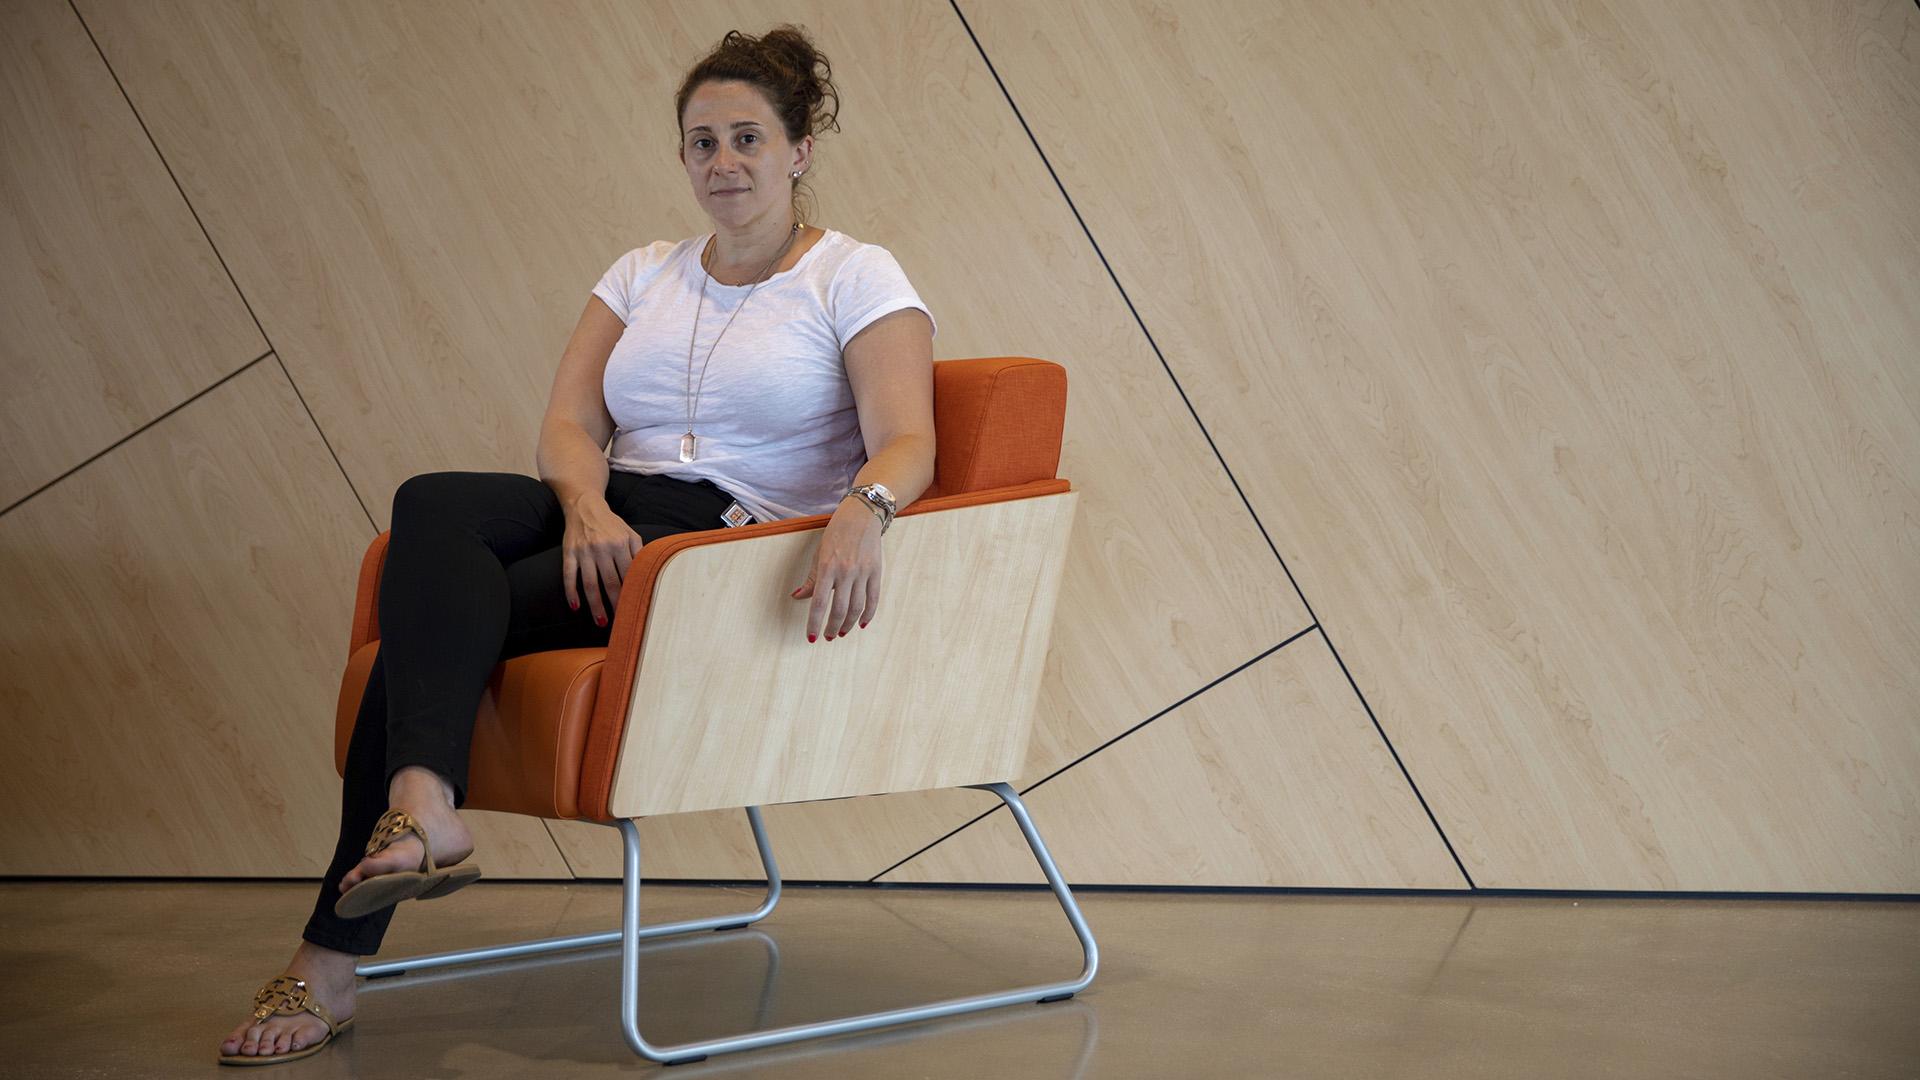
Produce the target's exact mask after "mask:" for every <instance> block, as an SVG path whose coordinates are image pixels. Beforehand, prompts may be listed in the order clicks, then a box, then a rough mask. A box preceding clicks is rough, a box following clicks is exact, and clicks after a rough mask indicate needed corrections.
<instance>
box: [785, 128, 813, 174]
mask: <svg viewBox="0 0 1920 1080" xmlns="http://www.w3.org/2000/svg"><path fill="white" fill-rule="evenodd" d="M812 165H813V136H811V135H802V136H801V137H800V142H799V144H798V145H796V146H795V147H794V148H793V168H792V169H789V170H788V171H789V172H794V171H798V172H800V173H802V174H805V173H806V171H807V170H808V169H809V168H811V167H812Z"/></svg>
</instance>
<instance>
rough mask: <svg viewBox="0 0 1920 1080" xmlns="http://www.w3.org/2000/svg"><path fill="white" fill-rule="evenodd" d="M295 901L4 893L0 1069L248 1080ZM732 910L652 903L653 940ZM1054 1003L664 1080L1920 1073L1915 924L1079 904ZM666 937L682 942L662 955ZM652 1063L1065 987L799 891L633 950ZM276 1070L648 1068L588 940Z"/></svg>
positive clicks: (408, 942)
mask: <svg viewBox="0 0 1920 1080" xmlns="http://www.w3.org/2000/svg"><path fill="white" fill-rule="evenodd" d="M311 888H312V886H310V885H298V884H278V883H273V884H268V883H259V884H248V883H219V884H171V883H169V884H126V883H54V882H10V883H0V1076H7V1077H14V1076H18V1077H34V1078H40V1077H120V1076H127V1077H173V1076H215V1075H219V1076H225V1077H233V1076H244V1075H254V1074H250V1073H249V1074H242V1073H234V1072H232V1071H230V1070H223V1069H219V1068H218V1067H216V1066H215V1065H214V1064H213V1059H214V1055H215V1046H216V1044H217V1043H218V1041H219V1039H220V1037H221V1036H222V1035H223V1034H224V1033H225V1032H226V1031H227V1029H228V1028H229V1027H231V1026H232V1025H233V1024H235V1023H237V1022H238V1021H239V1019H240V1018H241V1017H243V1016H244V1015H245V1013H246V1005H247V1002H248V1001H249V999H250V998H251V996H252V993H253V990H254V988H255V987H256V986H257V985H259V983H261V982H262V981H264V979H265V978H267V977H268V976H271V975H273V974H276V973H277V972H278V971H279V967H278V965H279V964H280V963H281V962H282V961H283V960H284V958H285V955H286V954H287V953H289V952H290V951H291V942H292V931H293V928H295V927H297V926H298V924H299V922H300V920H301V919H302V918H303V917H304V914H305V912H306V910H307V907H308V904H309V903H310V899H309V898H310V896H311ZM757 900H758V894H757V893H755V892H753V891H752V890H746V889H732V888H709V887H693V886H659V887H649V889H648V891H647V894H646V897H645V911H644V912H643V917H644V919H645V921H647V922H656V921H666V920H671V919H681V918H694V917H698V916H702V915H711V914H720V913H723V912H726V911H741V910H747V909H750V908H752V907H753V906H754V904H755V903H756V902H757ZM1082 902H1083V906H1084V909H1085V911H1086V915H1087V920H1088V922H1089V923H1090V924H1091V925H1092V927H1093V930H1094V933H1095V935H1096V936H1097V937H1098V939H1099V941H1100V947H1101V950H1102V954H1103V955H1102V963H1101V969H1100V974H1099V977H1098V978H1097V979H1095V981H1094V983H1093V986H1092V987H1091V988H1089V989H1088V990H1087V991H1086V992H1085V993H1084V994H1082V995H1081V996H1080V997H1078V998H1075V999H1074V1000H1071V1001H1067V1002H1061V1003H1058V1004H1050V1005H1023V1006H1014V1007H1011V1008H1007V1009H1000V1010H995V1011H992V1012H988V1013H983V1014H976V1015H974V1016H972V1017H962V1018H956V1019H951V1020H940V1021H931V1022H927V1023H923V1024H919V1025H911V1026H908V1027H903V1028H894V1029H888V1030H883V1031H876V1032H868V1033H865V1034H860V1035H850V1036H840V1037H837V1038H833V1039H828V1040H819V1041H816V1042H813V1043H811V1044H804V1043H803V1044H799V1045H797V1046H790V1047H779V1048H772V1049H766V1050H758V1051H749V1052H746V1053H740V1054H734V1055H727V1056H723V1057H718V1058H713V1059H710V1060H708V1061H704V1062H699V1063H695V1064H690V1065H681V1066H675V1067H673V1068H672V1069H671V1070H669V1071H665V1075H667V1076H669V1077H671V1078H672V1080H698V1078H700V1077H709V1076H728V1077H761V1076H765V1077H795V1078H809V1077H832V1078H836V1080H838V1078H843V1077H888V1078H893V1077H901V1078H905V1077H914V1078H944V1077H967V1078H970V1080H974V1078H979V1077H1008V1078H1013V1080H1035V1078H1048V1080H1051V1078H1071V1077H1100V1078H1107V1077H1114V1078H1124V1077H1156V1078H1158V1077H1179V1078H1185V1077H1421V1078H1428V1077H1527V1078H1529V1080H1532V1078H1541V1077H1662V1078H1668V1077H1728V1078H1739V1080H1757V1078H1764V1077H1819V1078H1827V1077H1836V1078H1837V1077H1916V1076H1920V905H1917V904H1910V903H1909V904H1901V903H1862V902H1845V901H1817V902H1776V901H1753V900H1737V901H1702V900H1613V899H1608V900H1596V899H1582V900H1578V901H1575V900H1572V899H1521V898H1489V897H1465V896H1462V897H1424V896H1423V897H1392V896H1367V897H1348V896H1273V895H1246V894H1237V895H1217V894H1215V895H1201V894H1167V893H1088V894H1085V895H1083V896H1082ZM618 912H619V889H618V887H617V886H614V885H601V884H573V885H545V884H512V883H499V884H481V885H476V886H474V887H472V888H469V889H467V890H465V891H464V892H462V893H460V894H458V895H456V896H452V897H448V898H446V899H444V900H437V901H434V902H432V903H409V904H407V905H405V906H404V908H403V909H402V913H401V915H400V917H399V918H397V919H396V920H395V922H394V929H393V931H392V932H391V933H390V935H389V937H388V947H387V949H386V950H385V952H384V953H383V955H392V956H400V955H406V954H408V953H413V952H422V951H432V950H439V949H449V948H461V947H466V946H470V945H478V944H486V943H492V942H499V941H505V940H510V939H514V938H519V937H533V936H548V935H556V934H569V933H586V932H591V931H594V930H602V929H610V928H612V927H614V926H616V925H617V923H618ZM676 942H678V944H676ZM643 962H644V968H643V976H642V984H641V985H642V992H643V995H644V1003H643V1006H642V1008H643V1018H642V1029H643V1031H644V1032H645V1033H646V1034H647V1036H648V1038H649V1039H651V1040H653V1041H654V1042H656V1043H662V1042H682V1041H686V1040H689V1039H697V1038H706V1037H711V1036H715V1035H721V1034H728V1033H732V1032H735V1031H738V1030H741V1029H743V1028H746V1027H749V1026H753V1025H783V1024H791V1023H798V1022H802V1021H806V1020H812V1019H821V1018H826V1017H831V1016H835V1015H839V1014H842V1013H846V1012H853V1011H869V1010H874V1009H881V1008H890V1007H894V1006H896V1005H904V1004H910V1003H919V1002H924V1001H928V1000H932V999H935V998H939V997H947V996H956V995H962V994H971V993H978V992H983V991H990V990H997V989H1002V988H1007V987H1011V986H1014V985H1019V984H1024V983H1028V982H1039V981H1044V980H1051V979H1057V978H1067V977H1070V976H1071V975H1072V974H1073V973H1074V972H1076V971H1077V970H1078V965H1079V950H1078V946H1077V944H1076V943H1075V942H1074V939H1073V935H1072V933H1071V931H1070V929H1069V928H1068V926H1067V924H1066V921H1065V920H1064V919H1063V918H1061V915H1060V910H1059V908H1058V906H1057V905H1056V904H1055V903H1054V901H1053V899H1052V897H1051V896H1050V895H1048V894H1046V893H1044V892H1004V891H945V890H895V889H887V890H875V889H836V888H804V887H802V888H789V889H788V891H787V894H786V896H785V897H784V898H783V899H782V900H781V902H780V905H779V907H778V908H777V909H776V910H775V911H774V913H773V914H772V915H771V916H770V917H769V918H767V919H766V920H765V921H763V922H761V923H760V924H758V925H757V926H755V927H754V928H752V929H749V930H737V931H732V932H729V933H725V934H713V933H708V934H704V935H694V936H689V937H686V938H680V939H664V940H662V941H661V942H658V943H655V944H651V945H649V946H648V952H647V953H646V954H645V955H644V956H643ZM372 987H373V988H371V989H368V990H365V991H363V993H362V995H361V998H360V1004H359V1008H358V1021H357V1022H356V1024H355V1029H354V1030H353V1031H352V1032H351V1033H349V1034H347V1035H345V1036H343V1037H342V1038H341V1040H340V1041H339V1042H338V1043H336V1044H335V1045H334V1046H332V1047H330V1048H328V1049H327V1050H325V1051H323V1052H322V1053H321V1054H319V1055H318V1056H316V1057H313V1058H309V1059H307V1060H305V1061H301V1062H296V1063H293V1064H289V1065H281V1066H275V1067H273V1069H272V1070H271V1071H268V1072H263V1073H261V1074H259V1075H262V1076H276V1077H287V1078H289V1080H295V1078H300V1077H542V1078H544V1077H572V1076H613V1075H617V1074H632V1073H634V1072H636V1071H641V1072H648V1071H662V1070H661V1067H660V1066H656V1065H652V1064H649V1063H647V1062H645V1061H643V1060H641V1059H639V1058H636V1057H634V1056H633V1055H632V1054H631V1053H630V1052H629V1051H628V1050H627V1048H626V1045H625V1043H624V1042H623V1041H622V1040H621V1038H620V1033H619V1030H618V1028H617V1026H616V1023H617V1022H616V1019H615V1009H616V1002H617V992H618V964H617V959H616V957H615V955H614V954H612V953H610V952H608V951H607V950H599V951H596V952H595V953H592V954H590V955H588V956H586V957H584V958H582V959H579V960H576V961H574V962H570V963H551V962H548V963H545V964H542V965H536V966H522V967H516V968H509V969H507V970H503V971H497V972H494V973H491V974H486V975H480V976H474V977H469V978H458V979H456V978H445V977H439V978H436V977H434V976H432V975H417V976H409V977H406V978H403V979H397V980H382V981H380V982H378V983H375V984H372Z"/></svg>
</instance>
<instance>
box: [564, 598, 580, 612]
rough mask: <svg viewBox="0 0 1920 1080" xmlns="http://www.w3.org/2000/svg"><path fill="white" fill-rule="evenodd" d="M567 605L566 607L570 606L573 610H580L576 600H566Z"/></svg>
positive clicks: (578, 602)
mask: <svg viewBox="0 0 1920 1080" xmlns="http://www.w3.org/2000/svg"><path fill="white" fill-rule="evenodd" d="M567 606H568V607H570V608H572V609H573V610H575V611H579V610H580V601H578V600H569V601H567Z"/></svg>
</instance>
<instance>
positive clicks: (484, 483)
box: [390, 471, 540, 523]
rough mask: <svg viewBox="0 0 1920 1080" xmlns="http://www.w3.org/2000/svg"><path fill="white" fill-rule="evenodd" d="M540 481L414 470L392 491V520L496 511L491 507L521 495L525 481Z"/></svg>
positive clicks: (508, 475)
mask: <svg viewBox="0 0 1920 1080" xmlns="http://www.w3.org/2000/svg"><path fill="white" fill-rule="evenodd" d="M528 481H531V482H532V483H535V484H538V483H540V481H539V480H536V479H534V478H533V477H530V476H520V475H517V474H514V473H488V472H459V471H451V472H429V473H416V474H415V475H413V476H409V477H407V478H406V479H405V480H403V481H401V483H400V486H399V487H398V488H395V489H394V492H393V514H392V517H391V518H390V520H391V521H393V522H396V523H397V522H399V521H401V520H402V519H417V520H424V521H439V522H444V521H448V520H450V519H458V518H460V517H462V516H464V515H465V513H466V512H467V511H468V510H469V509H474V510H480V511H482V512H488V513H491V512H495V511H493V510H491V509H490V508H491V507H496V506H499V505H501V504H502V503H503V502H505V501H506V500H511V499H514V498H517V497H522V496H523V493H522V492H520V491H519V489H520V488H521V487H523V486H524V485H525V483H526V482H528Z"/></svg>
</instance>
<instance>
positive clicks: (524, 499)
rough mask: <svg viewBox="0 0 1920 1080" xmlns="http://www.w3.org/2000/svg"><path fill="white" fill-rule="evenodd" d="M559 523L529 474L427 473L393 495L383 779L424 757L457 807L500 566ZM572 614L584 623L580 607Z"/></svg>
mask: <svg viewBox="0 0 1920 1080" xmlns="http://www.w3.org/2000/svg"><path fill="white" fill-rule="evenodd" d="M609 484H610V485H611V477H610V478H609ZM565 531H566V515H565V513H564V511H562V509H561V507H560V500H559V498H558V496H556V495H554V493H553V489H552V488H549V487H548V486H547V485H546V484H545V483H543V482H541V481H540V480H539V479H538V478H536V477H531V476H521V475H518V474H515V473H461V472H449V473H428V474H425V475H421V476H415V477H413V478H412V479H410V480H408V481H407V482H405V483H403V484H401V485H400V489H399V490H398V491H397V492H395V493H394V497H393V519H392V533H393V534H392V536H391V537H390V538H389V541H388V546H387V563H386V569H385V572H384V574H383V575H382V577H381V582H380V652H381V654H382V656H383V657H384V658H385V659H386V662H387V748H386V749H387V754H386V778H387V779H388V780H389V781H391V780H392V778H393V776H394V774H395V773H397V772H399V771H400V770H401V769H402V768H405V767H406V766H409V765H417V766H423V767H425V768H427V769H429V770H431V771H432V772H433V773H435V774H437V775H438V776H440V777H442V778H444V779H445V780H446V781H447V782H448V783H449V784H450V785H452V787H453V800H454V805H455V806H456V807H457V806H459V805H461V804H463V803H464V802H465V801H466V785H467V753H468V750H469V748H470V747H471V745H472V742H473V718H474V713H475V712H476V711H477V710H478V709H479V707H480V695H481V694H482V693H483V692H484V691H485V689H486V683H487V677H488V675H489V674H490V673H491V672H492V671H493V668H494V665H495V664H497V663H499V660H500V647H501V644H502V643H503V642H504V641H505V640H506V636H507V626H508V622H509V620H510V619H511V617H512V614H513V596H512V589H511V586H510V583H509V581H508V579H507V569H506V568H507V567H508V566H510V565H512V564H513V563H515V562H518V561H519V560H521V559H524V558H526V557H527V556H528V555H531V554H533V553H534V552H536V551H541V550H544V549H546V548H550V547H553V546H555V545H556V544H558V543H559V542H560V540H561V538H562V537H563V536H564V535H565ZM553 584H554V586H555V588H558V587H559V584H560V583H559V581H558V580H556V581H555V582H554V583H553ZM571 614H574V615H575V617H576V618H578V619H582V620H584V621H585V622H586V623H587V625H592V622H593V620H592V618H591V616H590V614H589V613H588V612H586V611H585V610H584V608H583V610H582V611H580V612H577V613H571Z"/></svg>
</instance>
